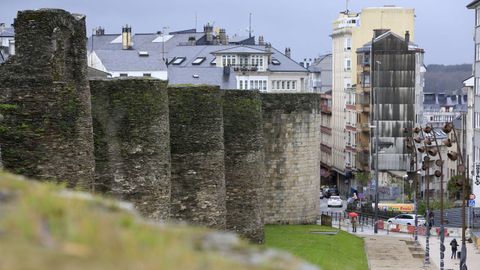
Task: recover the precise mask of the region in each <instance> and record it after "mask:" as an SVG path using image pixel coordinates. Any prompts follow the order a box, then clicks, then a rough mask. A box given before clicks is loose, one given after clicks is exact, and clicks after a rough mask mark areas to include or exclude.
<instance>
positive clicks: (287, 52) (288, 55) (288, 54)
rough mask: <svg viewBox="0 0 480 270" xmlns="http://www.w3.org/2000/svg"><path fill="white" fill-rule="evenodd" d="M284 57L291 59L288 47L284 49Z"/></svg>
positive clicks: (290, 51)
mask: <svg viewBox="0 0 480 270" xmlns="http://www.w3.org/2000/svg"><path fill="white" fill-rule="evenodd" d="M285 56H286V57H288V58H292V50H291V49H290V48H289V47H287V48H285Z"/></svg>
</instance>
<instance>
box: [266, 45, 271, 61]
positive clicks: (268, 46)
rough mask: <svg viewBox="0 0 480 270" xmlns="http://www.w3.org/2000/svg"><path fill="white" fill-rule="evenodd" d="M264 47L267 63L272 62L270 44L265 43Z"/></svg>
mask: <svg viewBox="0 0 480 270" xmlns="http://www.w3.org/2000/svg"><path fill="white" fill-rule="evenodd" d="M265 49H266V51H267V52H268V64H269V65H270V64H271V63H272V44H270V43H265Z"/></svg>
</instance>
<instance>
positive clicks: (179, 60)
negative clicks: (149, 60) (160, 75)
mask: <svg viewBox="0 0 480 270" xmlns="http://www.w3.org/2000/svg"><path fill="white" fill-rule="evenodd" d="M185 59H186V58H185V57H175V58H173V60H172V63H171V64H172V65H180V64H181V63H183V61H185Z"/></svg>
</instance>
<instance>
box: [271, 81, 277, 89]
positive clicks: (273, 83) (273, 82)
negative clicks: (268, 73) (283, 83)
mask: <svg viewBox="0 0 480 270" xmlns="http://www.w3.org/2000/svg"><path fill="white" fill-rule="evenodd" d="M275 85H276V81H272V89H275Z"/></svg>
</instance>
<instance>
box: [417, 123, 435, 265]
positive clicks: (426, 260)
mask: <svg viewBox="0 0 480 270" xmlns="http://www.w3.org/2000/svg"><path fill="white" fill-rule="evenodd" d="M431 131H432V128H431V127H429V126H426V127H425V128H424V129H422V127H421V126H420V127H416V128H414V129H413V132H414V133H415V134H417V136H416V137H415V139H414V141H415V142H416V143H421V142H423V146H422V147H419V148H417V151H418V152H419V153H424V154H425V155H426V156H425V157H424V158H423V161H424V163H423V166H422V170H425V171H426V173H425V177H424V180H425V192H424V196H425V201H426V220H427V224H426V225H427V232H426V235H425V258H424V261H423V264H424V265H429V264H430V218H429V217H430V180H429V178H428V175H429V168H430V154H436V153H435V152H432V151H431V149H429V148H428V147H427V142H429V141H427V137H426V136H425V133H430V132H431ZM420 134H421V135H420ZM430 144H431V143H430Z"/></svg>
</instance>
